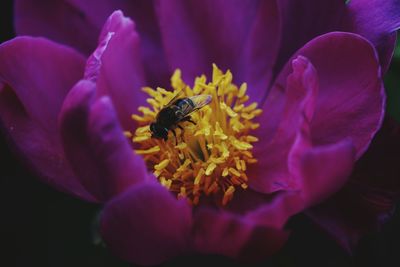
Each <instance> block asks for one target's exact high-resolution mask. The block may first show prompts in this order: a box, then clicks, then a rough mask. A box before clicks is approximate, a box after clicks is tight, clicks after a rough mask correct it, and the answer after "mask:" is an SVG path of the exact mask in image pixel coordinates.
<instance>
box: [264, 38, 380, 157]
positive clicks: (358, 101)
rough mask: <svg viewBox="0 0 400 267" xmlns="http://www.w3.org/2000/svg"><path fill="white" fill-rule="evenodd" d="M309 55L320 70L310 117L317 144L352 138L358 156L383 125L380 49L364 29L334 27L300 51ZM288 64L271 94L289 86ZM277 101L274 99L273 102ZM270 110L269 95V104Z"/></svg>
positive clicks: (315, 143) (306, 55) (317, 69)
mask: <svg viewBox="0 0 400 267" xmlns="http://www.w3.org/2000/svg"><path fill="white" fill-rule="evenodd" d="M298 55H302V56H305V57H307V58H308V59H309V60H310V62H311V63H312V64H313V65H314V67H315V69H316V71H317V72H318V77H319V81H320V90H319V94H318V98H317V106H316V110H315V115H314V117H313V119H312V121H311V134H312V141H313V144H314V145H324V144H331V143H337V142H340V141H341V140H344V139H347V138H350V139H351V140H352V142H353V143H354V145H355V147H356V151H357V157H360V156H361V155H362V153H363V152H364V151H365V150H366V148H367V147H368V145H369V143H370V141H371V139H372V138H373V136H374V134H375V133H376V131H377V130H378V129H379V127H380V125H381V121H382V118H383V115H384V105H385V92H384V88H383V84H382V79H381V70H380V65H379V62H378V58H377V55H376V53H375V50H374V48H373V47H372V46H371V44H370V43H369V42H368V41H367V40H365V39H364V38H362V37H361V36H359V35H356V34H351V33H344V32H333V33H328V34H325V35H322V36H320V37H318V38H315V39H314V40H312V41H310V42H309V43H307V44H306V45H305V46H304V47H302V48H301V49H300V50H299V51H297V52H296V54H295V55H294V58H295V57H297V56H298ZM289 73H290V65H287V66H286V67H285V68H284V69H283V70H282V72H281V74H280V77H281V78H278V80H277V82H276V83H277V84H278V85H280V86H278V87H275V88H273V89H272V90H275V89H276V90H277V91H278V92H271V94H272V95H274V94H279V88H280V87H282V85H283V88H284V84H285V83H284V77H286V76H287V75H288V74H289ZM271 105H272V103H271ZM265 107H266V110H267V111H268V99H267V103H266V105H265Z"/></svg>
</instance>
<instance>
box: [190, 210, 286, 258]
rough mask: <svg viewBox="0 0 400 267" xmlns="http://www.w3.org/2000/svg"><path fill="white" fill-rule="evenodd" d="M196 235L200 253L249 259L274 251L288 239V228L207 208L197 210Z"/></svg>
mask: <svg viewBox="0 0 400 267" xmlns="http://www.w3.org/2000/svg"><path fill="white" fill-rule="evenodd" d="M193 234H194V249H195V250H196V251H197V252H200V253H207V254H220V255H224V256H228V257H232V258H236V259H240V260H242V261H245V262H254V261H258V260H260V259H262V258H265V257H268V256H270V255H272V254H274V253H275V252H277V251H278V250H279V249H280V248H281V247H282V246H283V244H284V243H285V242H286V240H287V238H288V233H287V232H286V231H284V230H281V229H276V228H270V227H268V226H267V225H265V224H258V223H254V221H253V220H251V219H248V218H246V217H243V216H237V215H235V214H232V213H229V212H226V211H221V210H220V211H215V210H211V209H207V208H202V209H199V210H198V211H196V213H195V219H194V226H193Z"/></svg>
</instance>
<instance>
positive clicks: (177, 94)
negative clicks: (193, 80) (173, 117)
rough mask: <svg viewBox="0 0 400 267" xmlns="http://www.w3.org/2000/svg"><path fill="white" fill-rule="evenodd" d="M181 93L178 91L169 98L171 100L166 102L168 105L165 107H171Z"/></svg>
mask: <svg viewBox="0 0 400 267" xmlns="http://www.w3.org/2000/svg"><path fill="white" fill-rule="evenodd" d="M181 93H182V90H180V91H178V92H177V93H176V94H175V95H174V96H173V97H172V98H171V100H170V101H169V102H168V104H167V105H165V107H169V106H171V105H172V104H173V103H174V102H175V100H177V99H178V97H179V96H180V95H181Z"/></svg>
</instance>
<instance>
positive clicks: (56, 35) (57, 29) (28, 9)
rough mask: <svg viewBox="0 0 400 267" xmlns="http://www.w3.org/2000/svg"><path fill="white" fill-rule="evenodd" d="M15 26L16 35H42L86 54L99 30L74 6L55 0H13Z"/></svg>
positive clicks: (91, 47) (92, 45)
mask: <svg viewBox="0 0 400 267" xmlns="http://www.w3.org/2000/svg"><path fill="white" fill-rule="evenodd" d="M15 28H16V32H17V34H18V35H32V36H44V37H47V38H50V39H52V40H54V41H57V42H60V43H63V44H66V45H70V46H72V47H76V48H78V49H79V50H80V51H82V52H84V53H87V54H88V53H89V52H90V51H92V50H93V48H94V47H95V45H96V40H97V36H98V33H99V28H98V27H96V25H94V24H93V23H92V21H90V19H89V18H88V17H87V16H85V14H83V13H82V12H81V11H80V10H79V9H78V8H76V7H75V6H73V5H71V4H70V3H68V1H59V0H56V1H54V0H39V1H36V0H16V1H15Z"/></svg>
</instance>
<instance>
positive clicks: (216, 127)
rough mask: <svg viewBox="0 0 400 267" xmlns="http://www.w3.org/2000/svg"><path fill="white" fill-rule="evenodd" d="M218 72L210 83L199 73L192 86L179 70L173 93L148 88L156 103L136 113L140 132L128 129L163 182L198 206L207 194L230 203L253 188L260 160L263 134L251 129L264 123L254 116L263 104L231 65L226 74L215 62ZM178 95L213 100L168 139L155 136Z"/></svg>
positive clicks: (147, 161) (141, 108)
mask: <svg viewBox="0 0 400 267" xmlns="http://www.w3.org/2000/svg"><path fill="white" fill-rule="evenodd" d="M212 76H213V77H212V81H211V82H208V83H207V80H206V77H205V76H204V75H203V76H201V77H197V78H196V79H195V82H194V86H193V88H190V87H189V86H188V85H186V84H185V83H184V82H183V81H182V79H181V72H180V70H176V71H175V73H174V74H173V76H172V78H171V84H172V88H173V91H172V92H170V91H167V90H165V89H163V88H157V89H156V90H153V89H151V88H148V87H145V88H143V91H144V92H146V93H147V94H148V95H149V96H150V98H148V99H147V103H149V104H150V106H151V108H149V107H139V108H138V110H139V111H140V112H141V113H142V114H141V115H136V114H133V115H132V119H133V120H135V121H136V122H138V124H139V127H138V128H137V129H136V131H135V132H134V133H133V132H125V134H126V136H127V137H129V138H131V139H132V141H133V142H134V143H136V146H135V147H136V148H138V149H137V150H135V151H136V153H137V154H140V155H143V158H144V160H145V161H146V164H147V166H148V168H149V169H151V170H152V171H153V173H154V175H155V176H156V177H157V179H158V180H159V182H160V183H161V184H162V185H163V186H165V187H166V188H168V189H169V190H170V191H171V192H174V193H175V194H176V195H177V197H178V198H186V199H188V201H189V202H190V203H192V204H193V205H197V204H198V203H199V201H200V198H203V197H205V196H215V197H216V198H215V199H217V202H219V203H221V204H222V205H226V204H227V203H228V202H229V201H230V200H231V199H232V197H233V194H234V192H235V190H246V189H247V181H248V177H247V176H246V169H247V166H248V164H252V163H255V162H257V160H256V159H255V158H254V157H253V154H252V152H251V151H252V148H253V145H252V143H253V142H257V141H258V139H257V138H256V137H255V136H252V135H250V134H249V133H250V132H251V131H252V130H254V129H256V128H258V127H259V124H258V123H255V122H252V120H253V119H254V118H255V117H256V116H258V115H260V114H261V112H262V111H261V109H257V103H252V104H250V105H249V104H246V103H247V102H248V100H249V96H248V95H246V89H247V85H246V83H243V84H242V85H241V86H240V87H237V86H236V85H234V84H233V83H232V78H233V77H232V73H231V72H230V71H229V70H228V71H227V72H226V73H223V72H222V71H221V70H220V69H218V67H217V66H215V65H213V75H212ZM177 94H179V98H185V97H192V96H195V95H210V96H212V100H211V102H210V103H209V104H208V105H205V106H204V107H202V108H200V109H199V110H197V111H194V112H193V113H191V114H190V116H191V119H192V120H193V122H194V123H191V122H189V121H186V122H180V123H179V124H178V125H179V126H180V127H178V125H174V126H176V127H173V129H170V131H169V132H168V139H167V140H166V141H164V140H162V139H156V138H153V137H152V133H151V131H150V128H149V125H150V124H151V123H152V122H155V121H156V117H157V114H158V113H159V112H160V110H162V109H163V108H165V107H166V106H167V104H168V103H169V102H170V101H171V99H173V98H174V97H176V95H177ZM181 128H182V129H183V130H181ZM172 130H174V131H175V132H176V138H175V136H174V135H173V131H172Z"/></svg>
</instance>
